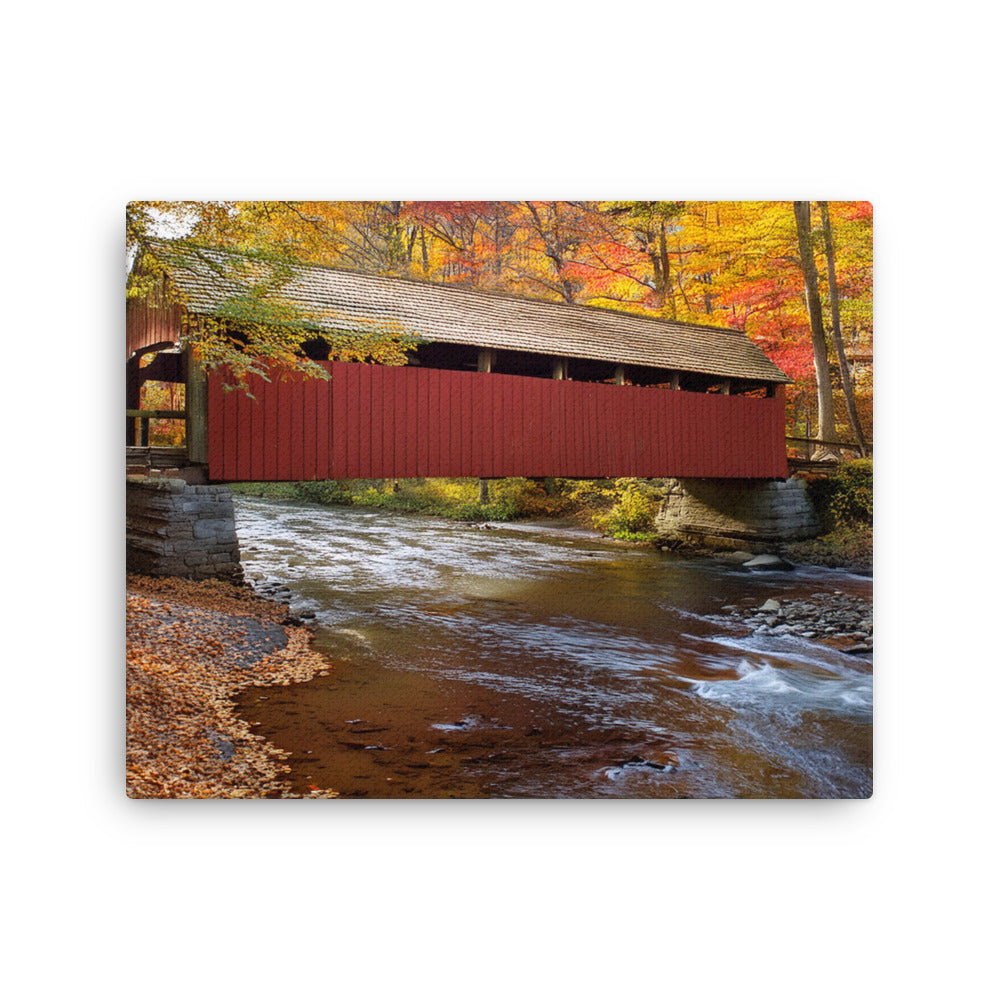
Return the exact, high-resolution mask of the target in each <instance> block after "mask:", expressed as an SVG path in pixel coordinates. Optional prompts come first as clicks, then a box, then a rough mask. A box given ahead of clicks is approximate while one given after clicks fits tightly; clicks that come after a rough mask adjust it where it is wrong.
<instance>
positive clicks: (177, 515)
mask: <svg viewBox="0 0 1000 1000" xmlns="http://www.w3.org/2000/svg"><path fill="white" fill-rule="evenodd" d="M125 566H126V569H127V571H128V572H129V573H142V574H145V575H147V576H179V577H184V578H185V579H189V580H205V579H210V578H219V579H224V580H231V581H232V582H234V583H241V582H242V580H243V567H242V566H241V565H240V548H239V542H238V541H237V538H236V519H235V515H234V512H233V497H232V494H231V493H230V492H229V489H228V487H225V486H198V485H190V484H188V483H186V482H185V481H184V480H183V479H166V478H153V477H149V478H147V477H139V476H136V477H129V478H127V479H126V480H125Z"/></svg>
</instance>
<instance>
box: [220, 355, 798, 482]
mask: <svg viewBox="0 0 1000 1000" xmlns="http://www.w3.org/2000/svg"><path fill="white" fill-rule="evenodd" d="M326 368H327V370H328V371H329V372H330V375H331V378H330V381H328V382H326V381H320V380H316V379H307V380H303V379H301V378H289V379H286V380H285V381H281V382H278V381H274V382H270V383H267V382H265V381H264V380H263V379H261V378H259V377H253V378H251V380H250V391H251V392H252V393H253V395H254V396H255V397H256V398H255V399H250V398H248V397H247V396H246V395H245V394H244V393H243V392H241V391H239V390H236V391H232V392H226V391H224V390H223V388H222V382H221V379H220V378H219V377H218V376H211V377H210V378H209V382H208V466H209V467H208V474H209V478H211V479H213V480H219V481H229V482H236V481H256V480H278V481H280V480H312V479H404V478H410V477H415V476H474V477H476V476H481V477H487V478H489V477H500V476H563V477H567V478H579V479H584V478H604V477H618V476H637V477H641V478H649V477H655V476H680V477H698V478H701V477H704V478H740V479H771V478H785V477H786V476H787V475H788V466H787V461H786V457H785V402H784V390H783V388H782V387H781V386H778V387H777V390H776V394H775V396H774V397H773V398H771V399H757V398H750V397H746V396H722V395H714V394H712V395H708V394H702V393H694V392H677V391H672V390H669V389H655V388H638V387H634V386H619V385H604V384H593V383H586V382H569V381H556V380H550V379H538V378H525V377H521V376H516V375H495V374H485V373H480V372H456V371H440V370H438V369H432V368H416V367H403V368H388V367H382V366H379V365H362V364H346V363H342V362H327V363H326Z"/></svg>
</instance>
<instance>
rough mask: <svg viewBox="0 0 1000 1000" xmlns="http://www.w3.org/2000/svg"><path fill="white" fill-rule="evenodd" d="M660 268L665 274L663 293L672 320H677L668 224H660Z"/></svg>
mask: <svg viewBox="0 0 1000 1000" xmlns="http://www.w3.org/2000/svg"><path fill="white" fill-rule="evenodd" d="M659 249H660V268H661V270H662V274H663V291H664V294H665V296H666V300H667V308H668V309H669V311H670V318H671V319H677V303H676V302H675V301H674V288H673V281H672V278H671V274H670V253H669V252H668V250H667V224H666V223H665V222H661V223H660V248H659Z"/></svg>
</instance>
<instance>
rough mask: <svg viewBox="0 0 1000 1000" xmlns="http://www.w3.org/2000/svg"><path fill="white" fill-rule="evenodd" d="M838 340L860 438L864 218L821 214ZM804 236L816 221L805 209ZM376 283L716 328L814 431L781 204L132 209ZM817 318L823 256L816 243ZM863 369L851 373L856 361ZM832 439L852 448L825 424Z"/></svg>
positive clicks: (797, 273) (866, 401)
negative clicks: (491, 292)
mask: <svg viewBox="0 0 1000 1000" xmlns="http://www.w3.org/2000/svg"><path fill="white" fill-rule="evenodd" d="M829 210H830V216H831V221H832V226H833V230H834V235H835V247H836V250H835V253H836V260H835V262H834V264H835V273H836V282H837V287H838V290H839V295H840V312H841V318H842V327H843V334H844V340H845V343H846V346H847V348H848V352H849V356H850V357H851V358H853V359H854V364H853V377H854V379H855V390H856V392H857V396H858V406H859V410H860V411H861V417H862V423H863V424H864V425H865V430H866V433H867V435H868V436H869V439H870V436H871V381H870V379H871V370H870V358H871V344H872V225H873V220H872V206H871V205H870V204H869V203H867V202H830V203H829ZM813 227H814V230H815V231H817V232H818V227H819V218H818V211H817V209H816V207H815V203H813ZM153 233H157V234H160V235H174V236H184V237H186V238H189V239H190V240H192V241H197V242H199V243H202V244H207V245H212V246H224V247H231V248H235V249H239V250H241V251H246V252H250V253H261V254H271V255H279V256H280V255H285V256H286V257H287V258H288V259H295V260H302V261H306V262H311V263H320V264H331V265H336V266H341V267H347V268H352V269H357V270H362V271H367V272H371V273H376V274H383V275H394V276H402V277H409V278H415V279H419V280H425V281H435V282H447V283H456V284H463V285H468V286H471V287H476V288H483V289H497V290H502V291H505V292H509V293H513V294H517V295H524V296H531V297H538V298H543V299H549V300H551V301H562V302H572V303H578V304H588V305H596V306H603V307H607V308H614V309H623V310H627V311H630V312H636V313H640V314H645V315H650V316H657V317H661V318H665V319H674V320H679V321H682V322H689V323H698V324H706V325H711V326H717V327H729V328H732V329H734V330H739V331H741V332H743V333H745V334H746V335H747V336H749V337H750V338H751V339H752V340H753V341H754V342H755V343H757V344H758V345H759V346H760V347H761V349H762V350H763V351H764V352H765V353H766V354H767V355H768V356H769V357H770V358H771V360H773V361H774V362H775V363H776V364H777V365H778V366H779V367H781V368H782V369H783V370H784V371H785V372H786V373H787V374H788V375H789V376H790V377H791V378H793V379H794V385H793V386H791V387H790V391H789V392H788V396H787V398H788V406H789V433H793V434H798V435H802V434H804V433H805V432H806V431H807V430H808V429H809V422H810V419H812V420H813V421H814V420H815V403H814V399H815V383H814V374H813V348H812V343H811V340H810V329H809V319H808V313H807V310H806V304H805V299H804V296H803V276H802V267H801V261H800V251H799V245H798V242H797V239H796V227H795V219H794V214H793V211H792V202H782V201H773V202H709V201H688V202H684V201H678V202H663V201H631V202H628V201H625V202H615V201H367V202H319V201H299V202H180V203H171V202H139V203H133V204H132V205H130V206H129V213H128V221H127V234H128V240H129V242H130V246H131V247H132V249H133V251H134V252H140V253H141V252H142V247H143V245H144V240H145V239H146V238H148V236H149V235H150V234H153ZM815 251H816V260H817V263H818V269H819V273H820V275H821V288H820V291H821V295H822V296H823V297H824V308H825V310H826V306H827V302H828V299H829V288H828V287H827V286H826V267H825V261H824V260H823V259H822V258H823V246H822V240H821V239H820V238H819V237H818V235H817V237H816V240H815ZM858 359H862V360H858ZM838 432H839V433H843V435H844V437H845V439H847V438H848V437H849V436H850V434H849V430H848V428H847V425H846V418H844V416H843V414H842V413H840V412H839V411H838Z"/></svg>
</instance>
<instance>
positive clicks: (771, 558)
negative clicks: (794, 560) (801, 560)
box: [743, 555, 795, 569]
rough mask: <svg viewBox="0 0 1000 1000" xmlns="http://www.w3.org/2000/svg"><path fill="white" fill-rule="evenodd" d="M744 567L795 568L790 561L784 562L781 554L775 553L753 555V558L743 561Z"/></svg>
mask: <svg viewBox="0 0 1000 1000" xmlns="http://www.w3.org/2000/svg"><path fill="white" fill-rule="evenodd" d="M743 568H744V569H795V567H794V566H793V565H792V564H791V563H790V562H786V561H785V560H784V559H782V558H781V556H775V555H762V556H754V557H753V559H749V560H747V562H745V563H743Z"/></svg>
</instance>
